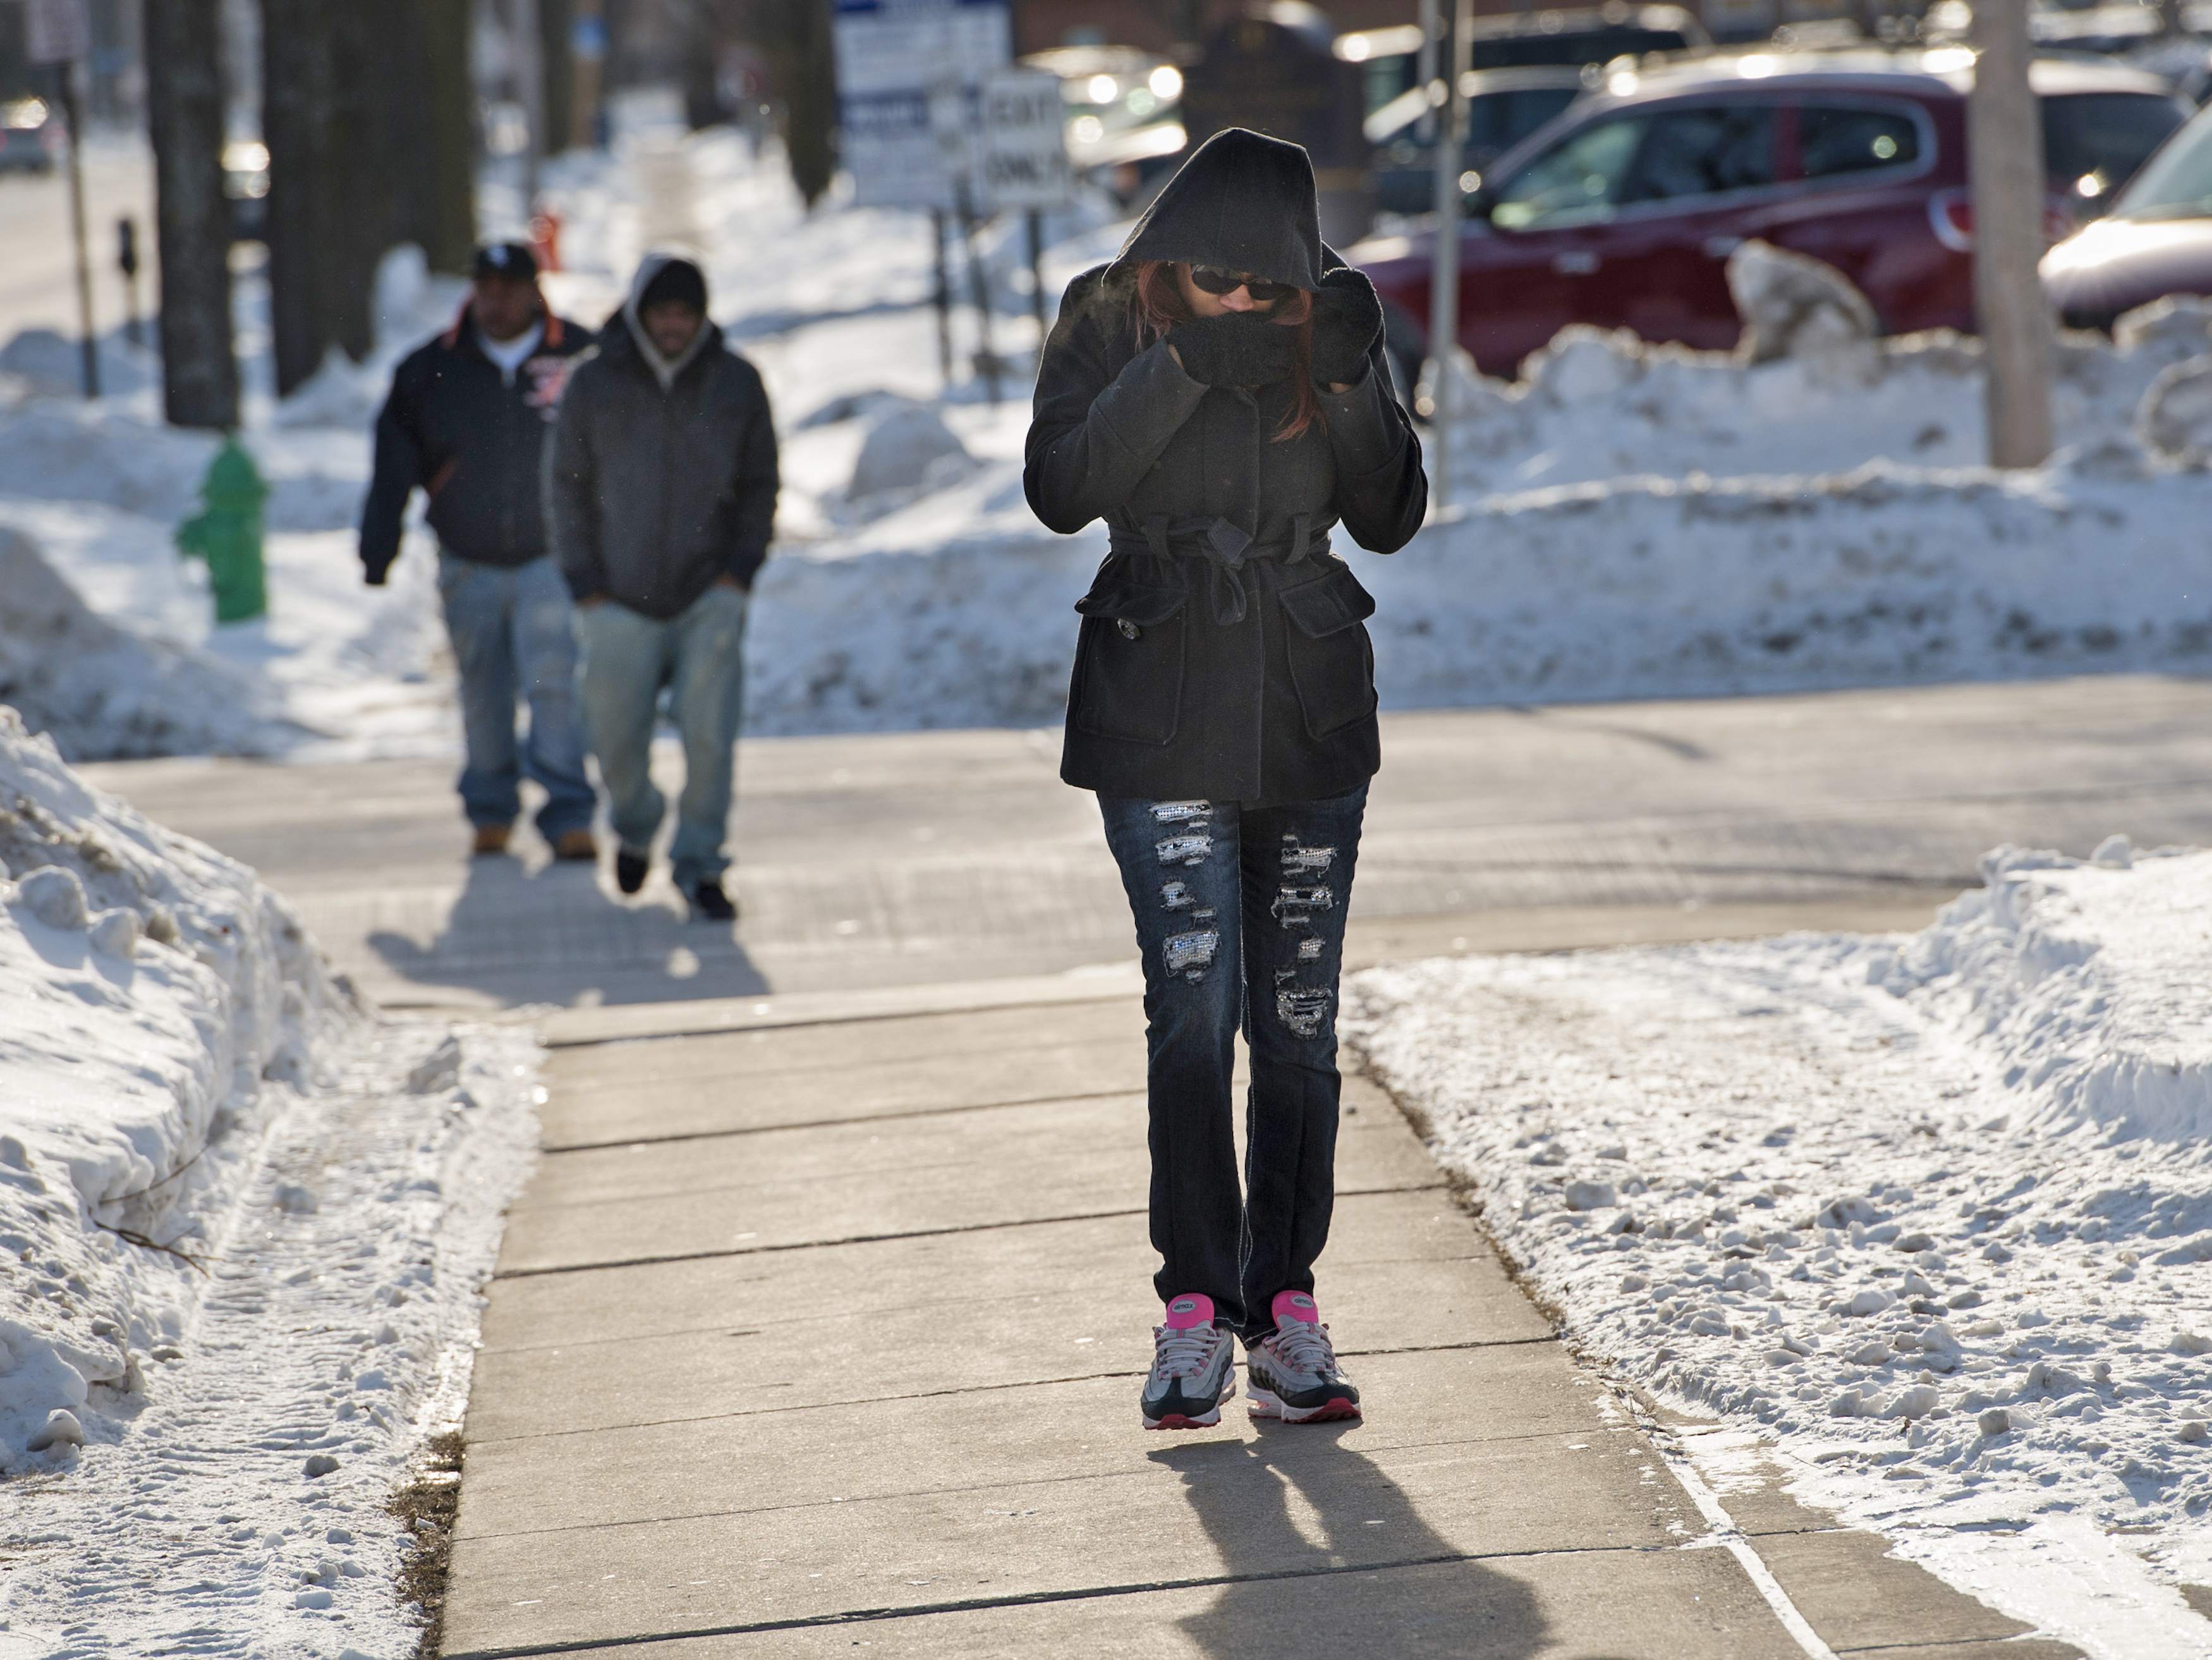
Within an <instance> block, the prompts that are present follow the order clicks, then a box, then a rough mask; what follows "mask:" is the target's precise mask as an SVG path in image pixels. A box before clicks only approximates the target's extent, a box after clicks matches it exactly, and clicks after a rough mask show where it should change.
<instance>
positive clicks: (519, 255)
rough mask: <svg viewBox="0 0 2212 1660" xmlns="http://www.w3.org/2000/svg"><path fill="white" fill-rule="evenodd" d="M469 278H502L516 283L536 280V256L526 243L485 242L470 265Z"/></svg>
mask: <svg viewBox="0 0 2212 1660" xmlns="http://www.w3.org/2000/svg"><path fill="white" fill-rule="evenodd" d="M469 275H470V276H471V277H507V279H508V280H510V281H512V282H516V283H535V282H536V281H537V280H538V256H537V255H536V254H534V253H532V252H531V251H530V245H529V244H528V243H526V242H487V243H485V244H484V245H483V246H482V247H480V248H478V249H477V257H476V258H475V259H474V260H473V261H472V262H471V264H470V266H469Z"/></svg>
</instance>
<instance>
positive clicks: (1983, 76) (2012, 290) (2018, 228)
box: [1966, 0, 2057, 467]
mask: <svg viewBox="0 0 2212 1660" xmlns="http://www.w3.org/2000/svg"><path fill="white" fill-rule="evenodd" d="M1973 44H1974V48H1975V51H1976V53H1977V57H1976V58H1975V62H1974V90H1973V94H1972V98H1971V99H1970V100H1968V105H1967V112H1966V119H1967V145H1966V149H1967V158H1966V159H1967V173H1968V179H1969V182H1970V183H1971V185H1972V189H1973V200H1974V313H1975V318H1976V321H1977V325H1978V327H1979V328H1980V331H1981V336H1982V362H1983V366H1984V387H1983V398H1984V409H1985V410H1986V412H1987V418H1988V423H1989V435H1990V465H1991V466H1996V467H2033V466H2039V465H2041V464H2042V463H2043V461H2044V460H2045V459H2046V458H2047V457H2048V456H2049V455H2050V453H2051V357H2052V355H2053V353H2054V351H2055V350H2056V346H2057V341H2056V337H2055V333H2054V331H2053V329H2052V326H2051V305H2050V301H2048V300H2047V299H2045V296H2044V292H2043V283H2042V279H2041V277H2039V275H2038V272H2037V269H2036V268H2037V266H2038V265H2039V264H2040V262H2041V260H2042V258H2043V249H2044V236H2043V224H2044V213H2045V203H2044V178H2043V173H2044V167H2043V126H2042V123H2041V121H2040V120H2039V118H2038V113H2037V110H2036V104H2035V94H2034V92H2033V90H2032V89H2031V88H2030V87H2029V85H2028V79H2027V73H2028V70H2027V66H2028V60H2029V57H2030V47H2029V45H2028V35H2027V0H1975V4H1974V25H1973Z"/></svg>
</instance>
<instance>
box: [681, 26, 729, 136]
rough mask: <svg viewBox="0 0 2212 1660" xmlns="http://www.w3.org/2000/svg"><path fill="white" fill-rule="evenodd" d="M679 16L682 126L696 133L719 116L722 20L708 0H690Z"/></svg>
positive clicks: (720, 108) (720, 106)
mask: <svg viewBox="0 0 2212 1660" xmlns="http://www.w3.org/2000/svg"><path fill="white" fill-rule="evenodd" d="M682 15H683V22H682V25H681V27H682V29H683V36H682V40H683V44H682V46H681V47H680V48H679V50H680V51H681V52H682V53H683V68H682V70H681V71H680V78H681V80H682V82H683V86H684V125H685V126H687V127H689V128H690V129H691V131H694V132H697V131H701V130H702V128H706V127H711V126H713V125H714V124H715V123H716V122H718V121H720V119H722V88H721V76H720V67H721V66H720V62H719V61H718V57H719V48H720V44H721V39H720V37H721V30H720V21H721V20H720V17H719V16H718V15H716V8H715V7H714V6H713V5H711V4H709V3H708V0H691V3H690V5H689V6H688V7H687V8H686V9H684V13H683V14H682Z"/></svg>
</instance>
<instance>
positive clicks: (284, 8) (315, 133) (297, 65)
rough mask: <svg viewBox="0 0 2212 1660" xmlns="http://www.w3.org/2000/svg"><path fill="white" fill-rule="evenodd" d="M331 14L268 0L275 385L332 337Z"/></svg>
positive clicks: (266, 96) (310, 2) (264, 68)
mask: <svg viewBox="0 0 2212 1660" xmlns="http://www.w3.org/2000/svg"><path fill="white" fill-rule="evenodd" d="M329 21H330V15H329V13H328V12H327V11H326V10H325V8H324V7H322V6H321V5H319V4H318V3H317V0H261V136H262V142H263V143H265V144H267V145H268V147H269V199H268V227H267V232H266V234H265V237H264V240H265V241H266V242H267V243H268V246H269V324H270V341H271V344H272V346H273V348H274V351H275V356H276V392H277V395H278V396H279V397H283V396H284V395H285V394H286V393H289V392H291V391H292V390H293V389H294V388H295V387H296V386H299V385H300V383H301V381H303V380H307V377H308V376H309V375H311V374H313V373H314V372H315V369H316V367H317V365H319V363H320V362H322V359H323V352H324V350H325V348H326V347H327V346H328V345H329V344H330V341H331V333H330V327H329V323H328V319H327V318H326V317H325V313H324V308H323V303H322V286H321V271H320V267H321V265H322V262H323V260H324V259H325V258H326V257H327V252H328V251H327V249H326V248H325V245H324V241H323V231H324V227H325V222H326V220H327V214H326V212H325V202H326V201H327V198H328V197H329V193H330V188H331V185H330V180H329V179H328V177H327V176H326V163H325V158H326V157H327V155H329V153H330V150H331V138H330V135H329V132H328V131H327V128H328V122H329V116H330V109H331V86H330V82H331V52H330V50H329V41H328V39H327V30H328V27H329Z"/></svg>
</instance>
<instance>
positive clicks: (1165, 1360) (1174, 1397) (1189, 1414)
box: [1143, 1292, 1237, 1430]
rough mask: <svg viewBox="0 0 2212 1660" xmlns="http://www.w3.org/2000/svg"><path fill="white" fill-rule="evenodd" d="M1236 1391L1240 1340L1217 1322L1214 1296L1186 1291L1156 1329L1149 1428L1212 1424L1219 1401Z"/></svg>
mask: <svg viewBox="0 0 2212 1660" xmlns="http://www.w3.org/2000/svg"><path fill="white" fill-rule="evenodd" d="M1236 1393H1237V1344H1236V1341H1235V1340H1234V1339H1233V1338H1231V1336H1230V1335H1229V1334H1228V1333H1227V1332H1225V1331H1224V1330H1222V1329H1220V1328H1219V1327H1218V1326H1217V1325H1215V1324H1214V1323H1213V1299H1212V1298H1211V1297H1207V1296H1204V1295H1202V1294H1201V1293H1200V1292H1184V1293H1183V1294H1182V1296H1181V1297H1177V1298H1172V1299H1170V1302H1169V1304H1168V1313H1167V1323H1165V1324H1164V1325H1159V1326H1155V1327H1153V1328H1152V1371H1151V1372H1150V1374H1148V1375H1147V1376H1146V1378H1145V1395H1144V1402H1143V1408H1144V1416H1145V1427H1146V1429H1148V1430H1203V1429H1212V1427H1213V1426H1215V1425H1216V1424H1218V1423H1219V1422H1220V1421H1221V1403H1222V1402H1224V1401H1226V1400H1228V1399H1229V1398H1230V1397H1231V1395H1235V1394H1236Z"/></svg>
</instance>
